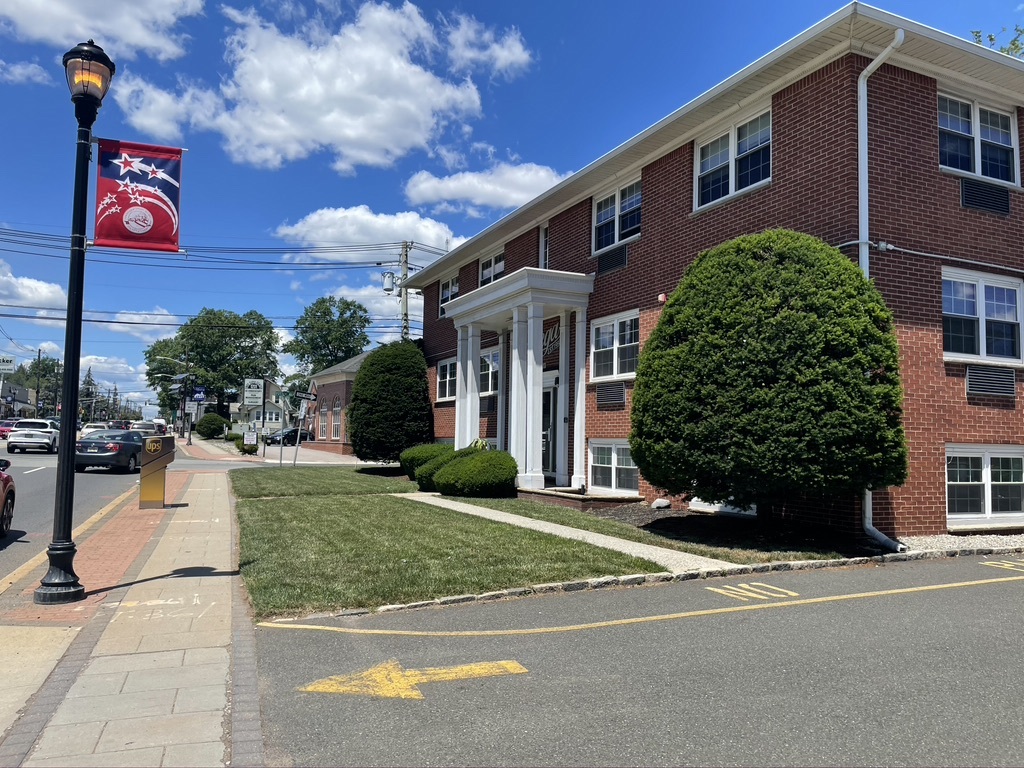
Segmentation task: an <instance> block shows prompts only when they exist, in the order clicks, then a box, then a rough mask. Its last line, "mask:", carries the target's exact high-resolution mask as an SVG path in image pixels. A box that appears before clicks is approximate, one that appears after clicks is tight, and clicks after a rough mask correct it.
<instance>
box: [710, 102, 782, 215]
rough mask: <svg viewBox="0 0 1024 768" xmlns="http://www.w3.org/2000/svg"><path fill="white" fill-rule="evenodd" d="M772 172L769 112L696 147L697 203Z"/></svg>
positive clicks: (739, 188)
mask: <svg viewBox="0 0 1024 768" xmlns="http://www.w3.org/2000/svg"><path fill="white" fill-rule="evenodd" d="M771 175H772V113H771V112H770V111H768V112H764V113H763V114H760V115H758V116H757V117H755V118H754V119H753V120H748V121H746V122H745V123H741V124H739V125H736V126H733V127H732V128H731V129H730V130H729V131H728V132H726V133H723V134H722V135H721V136H717V137H716V138H714V139H712V140H711V141H708V142H705V143H703V144H700V145H698V147H697V207H700V206H702V205H707V204H708V203H713V202H714V201H715V200H718V199H719V198H723V197H727V196H728V195H731V194H733V193H734V192H739V191H740V190H743V189H746V188H747V187H751V186H753V185H754V184H757V183H758V182H761V181H767V180H768V179H770V178H771Z"/></svg>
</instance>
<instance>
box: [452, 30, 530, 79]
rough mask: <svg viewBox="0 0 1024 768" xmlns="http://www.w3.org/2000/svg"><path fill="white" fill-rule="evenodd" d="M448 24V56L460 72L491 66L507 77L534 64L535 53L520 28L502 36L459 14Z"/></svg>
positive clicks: (497, 73)
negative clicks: (454, 20)
mask: <svg viewBox="0 0 1024 768" xmlns="http://www.w3.org/2000/svg"><path fill="white" fill-rule="evenodd" d="M455 19H456V23H455V24H454V25H451V26H449V27H448V30H447V32H448V57H449V59H450V60H451V63H452V68H453V69H454V70H455V71H457V72H460V71H472V70H474V69H478V68H484V69H488V70H490V71H491V72H493V73H494V74H496V75H501V76H503V77H505V78H506V79H511V78H512V77H514V76H516V75H518V74H519V73H521V72H523V71H524V70H525V69H526V68H527V67H529V66H530V61H531V55H530V51H529V50H527V48H526V43H525V42H524V41H523V36H522V35H521V34H519V30H518V29H515V28H512V29H510V30H508V31H507V32H505V34H504V35H502V36H501V38H499V37H498V36H497V35H496V34H495V33H494V30H491V29H487V28H486V27H484V25H483V24H481V23H480V22H479V21H477V20H476V19H474V18H472V17H470V16H464V15H461V14H460V15H457V16H456V17H455Z"/></svg>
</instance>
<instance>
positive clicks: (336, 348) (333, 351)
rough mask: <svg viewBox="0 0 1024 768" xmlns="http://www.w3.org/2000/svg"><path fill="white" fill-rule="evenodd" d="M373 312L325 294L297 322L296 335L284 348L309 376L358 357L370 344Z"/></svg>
mask: <svg viewBox="0 0 1024 768" xmlns="http://www.w3.org/2000/svg"><path fill="white" fill-rule="evenodd" d="M369 326H370V315H369V313H368V312H367V311H366V308H365V307H364V306H363V305H362V304H359V303H358V302H355V301H350V300H349V299H340V298H338V297H337V296H324V297H322V298H319V299H317V300H316V301H314V302H313V303H312V304H310V305H309V306H308V307H306V309H305V310H304V311H303V313H302V317H300V318H299V320H298V322H297V323H296V324H295V337H294V338H292V339H291V340H290V341H288V342H286V343H285V344H284V346H282V347H281V351H282V352H285V353H287V354H290V355H294V356H295V359H296V360H298V362H299V366H300V367H301V369H302V371H303V372H304V373H306V374H307V375H309V374H312V373H316V372H318V371H322V370H324V369H325V368H330V367H331V366H332V365H336V364H338V363H340V362H342V361H344V360H348V359H349V358H350V357H355V356H356V355H358V354H359V353H360V352H362V351H363V348H364V347H366V346H367V345H368V344H369V343H370V338H369V336H367V335H366V329H367V328H368V327H369Z"/></svg>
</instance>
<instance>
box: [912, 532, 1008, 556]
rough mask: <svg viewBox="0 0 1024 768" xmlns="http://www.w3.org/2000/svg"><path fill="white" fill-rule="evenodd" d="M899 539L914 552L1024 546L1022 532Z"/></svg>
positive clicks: (939, 535)
mask: <svg viewBox="0 0 1024 768" xmlns="http://www.w3.org/2000/svg"><path fill="white" fill-rule="evenodd" d="M900 541H901V542H903V543H904V544H906V545H907V547H909V548H910V550H911V551H916V552H921V551H929V550H935V549H941V550H954V551H955V550H959V549H982V548H987V547H991V548H992V549H1020V548H1024V533H1014V534H998V533H984V534H968V535H964V536H957V535H954V534H951V533H941V534H938V535H935V536H901V537H900Z"/></svg>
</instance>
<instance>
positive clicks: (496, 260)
mask: <svg viewBox="0 0 1024 768" xmlns="http://www.w3.org/2000/svg"><path fill="white" fill-rule="evenodd" d="M504 274H505V254H504V253H499V254H498V255H497V256H491V257H489V258H486V259H482V260H481V261H480V287H483V286H485V285H487V284H488V283H493V282H494V281H495V280H497V279H498V278H500V277H501V276H502V275H504Z"/></svg>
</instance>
